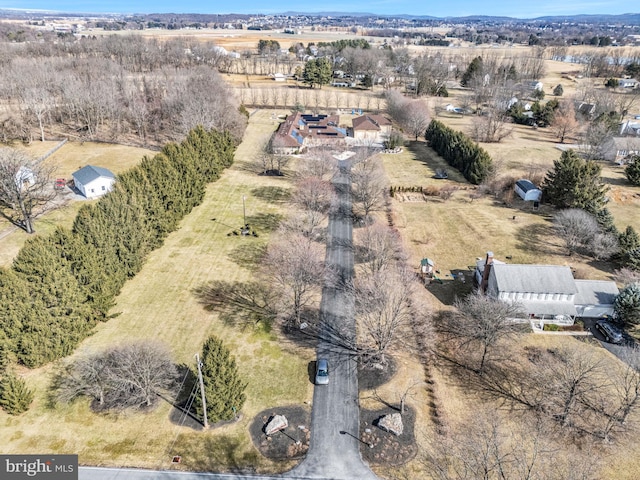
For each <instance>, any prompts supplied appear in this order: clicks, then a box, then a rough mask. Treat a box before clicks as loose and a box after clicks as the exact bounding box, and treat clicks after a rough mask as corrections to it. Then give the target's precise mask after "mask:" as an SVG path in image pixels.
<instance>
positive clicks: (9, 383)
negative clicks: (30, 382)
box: [0, 372, 33, 415]
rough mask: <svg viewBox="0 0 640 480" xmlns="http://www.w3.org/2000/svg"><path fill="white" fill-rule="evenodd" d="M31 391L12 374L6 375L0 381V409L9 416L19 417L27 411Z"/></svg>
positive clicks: (31, 395) (30, 400)
mask: <svg viewBox="0 0 640 480" xmlns="http://www.w3.org/2000/svg"><path fill="white" fill-rule="evenodd" d="M32 401H33V391H32V390H29V389H28V388H27V384H26V382H25V381H24V380H23V379H22V378H20V377H17V376H16V375H15V374H14V373H11V372H9V373H6V374H5V375H4V376H3V377H2V380H0V407H2V408H3V409H4V411H5V412H7V413H8V414H10V415H20V414H21V413H24V412H26V411H27V410H29V406H30V405H31V402H32Z"/></svg>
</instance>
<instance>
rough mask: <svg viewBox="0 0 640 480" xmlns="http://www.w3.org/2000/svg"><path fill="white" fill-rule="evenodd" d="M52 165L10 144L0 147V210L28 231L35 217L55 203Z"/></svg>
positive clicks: (32, 228)
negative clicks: (35, 158) (8, 146)
mask: <svg viewBox="0 0 640 480" xmlns="http://www.w3.org/2000/svg"><path fill="white" fill-rule="evenodd" d="M53 171H54V167H53V166H52V165H47V164H45V163H44V162H42V161H38V160H34V159H32V158H30V157H29V156H28V155H27V154H26V153H25V152H23V151H21V150H16V149H13V148H6V147H5V148H0V209H1V214H2V216H4V217H5V218H6V219H7V220H9V221H10V222H11V223H13V224H14V225H17V226H19V227H20V228H22V229H24V230H25V231H26V232H27V233H34V231H35V230H34V227H33V221H34V219H35V218H36V217H37V216H38V215H40V214H42V213H44V212H45V211H47V210H49V209H51V208H53V207H54V205H55V203H54V201H53V200H54V199H55V198H56V191H55V190H54V188H53V184H52V179H51V177H52V174H53Z"/></svg>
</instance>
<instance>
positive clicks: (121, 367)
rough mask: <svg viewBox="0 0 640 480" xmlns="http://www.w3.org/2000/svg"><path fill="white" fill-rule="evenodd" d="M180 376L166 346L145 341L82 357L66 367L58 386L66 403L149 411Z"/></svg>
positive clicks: (62, 399) (58, 390) (59, 396)
mask: <svg viewBox="0 0 640 480" xmlns="http://www.w3.org/2000/svg"><path fill="white" fill-rule="evenodd" d="M176 374H177V371H176V367H175V365H174V364H173V362H172V361H171V357H170V354H169V351H168V350H167V348H166V347H165V346H164V345H162V344H160V343H156V342H151V341H141V342H138V343H131V344H127V345H122V346H118V347H114V348H111V349H109V350H106V351H104V352H101V353H98V354H94V355H90V356H86V357H81V358H80V359H79V360H76V361H74V362H72V363H70V364H69V365H68V366H67V367H66V369H65V370H64V372H62V373H61V374H60V375H59V377H58V378H57V379H56V385H55V386H56V393H57V398H58V400H60V401H64V402H70V401H72V400H74V399H75V398H77V397H80V396H88V397H91V398H93V399H94V401H95V402H96V404H97V405H96V406H97V408H98V409H116V410H122V409H126V408H149V407H151V406H152V405H153V404H154V403H155V402H156V400H157V398H158V394H159V393H162V392H164V391H166V390H168V389H169V388H170V387H171V386H172V384H173V382H174V381H175V379H176Z"/></svg>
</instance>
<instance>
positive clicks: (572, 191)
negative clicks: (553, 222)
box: [542, 150, 607, 215]
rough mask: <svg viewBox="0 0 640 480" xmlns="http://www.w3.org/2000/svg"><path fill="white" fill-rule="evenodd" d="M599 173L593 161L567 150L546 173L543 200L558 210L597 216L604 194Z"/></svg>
mask: <svg viewBox="0 0 640 480" xmlns="http://www.w3.org/2000/svg"><path fill="white" fill-rule="evenodd" d="M600 172H601V168H600V166H599V165H598V164H597V163H595V162H594V161H592V160H583V159H582V158H580V156H579V155H578V153H577V152H575V151H574V150H566V151H564V152H562V155H561V156H560V159H559V160H556V161H555V162H553V169H552V170H550V171H549V172H547V175H546V177H545V179H544V183H543V185H542V191H543V198H544V199H545V201H547V202H549V203H551V204H552V205H555V206H556V207H559V208H581V209H582V210H586V211H587V212H589V213H591V214H592V215H598V213H599V212H600V211H601V210H602V209H603V207H604V204H605V195H606V193H607V187H606V186H605V185H604V184H603V183H602V179H601V178H600Z"/></svg>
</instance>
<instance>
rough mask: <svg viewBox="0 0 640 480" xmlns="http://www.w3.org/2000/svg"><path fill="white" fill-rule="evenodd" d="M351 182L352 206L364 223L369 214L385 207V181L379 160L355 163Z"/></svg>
mask: <svg viewBox="0 0 640 480" xmlns="http://www.w3.org/2000/svg"><path fill="white" fill-rule="evenodd" d="M351 181H352V189H353V199H354V204H355V206H357V207H358V208H359V210H360V213H361V214H362V217H363V218H364V219H365V221H366V220H368V219H369V216H370V215H371V213H373V212H376V211H379V210H381V209H382V208H383V207H384V205H385V200H386V195H387V179H386V176H385V174H384V170H383V169H382V163H381V161H380V159H379V158H378V157H375V156H374V157H369V158H368V159H367V160H363V161H360V162H357V163H356V164H355V165H354V166H353V168H352V172H351Z"/></svg>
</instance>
